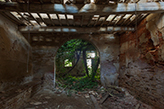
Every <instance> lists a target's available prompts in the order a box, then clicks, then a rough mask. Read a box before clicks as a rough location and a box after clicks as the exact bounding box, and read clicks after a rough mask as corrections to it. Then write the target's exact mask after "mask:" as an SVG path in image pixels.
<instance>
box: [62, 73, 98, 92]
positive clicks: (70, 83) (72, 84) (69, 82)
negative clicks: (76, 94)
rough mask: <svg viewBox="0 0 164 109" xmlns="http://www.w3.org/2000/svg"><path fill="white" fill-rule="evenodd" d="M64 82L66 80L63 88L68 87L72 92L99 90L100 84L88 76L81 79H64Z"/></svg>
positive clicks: (70, 77)
mask: <svg viewBox="0 0 164 109" xmlns="http://www.w3.org/2000/svg"><path fill="white" fill-rule="evenodd" d="M62 80H64V85H63V87H67V88H69V89H71V90H72V89H73V90H76V91H83V90H86V89H92V88H97V86H98V84H99V82H98V81H93V80H92V79H91V78H88V77H87V76H84V77H79V78H76V77H72V76H69V77H67V78H63V79H62Z"/></svg>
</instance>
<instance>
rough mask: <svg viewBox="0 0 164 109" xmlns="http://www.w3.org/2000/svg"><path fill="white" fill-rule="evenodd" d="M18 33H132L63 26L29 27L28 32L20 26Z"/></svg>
mask: <svg viewBox="0 0 164 109" xmlns="http://www.w3.org/2000/svg"><path fill="white" fill-rule="evenodd" d="M19 30H20V32H22V33H28V32H29V31H30V33H57V32H59V33H60V32H61V33H112V32H120V31H134V28H133V27H112V26H108V27H90V28H89V27H86V28H82V27H63V26H54V27H32V26H31V27H30V29H29V31H28V27H27V26H20V27H19Z"/></svg>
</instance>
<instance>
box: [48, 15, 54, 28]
mask: <svg viewBox="0 0 164 109" xmlns="http://www.w3.org/2000/svg"><path fill="white" fill-rule="evenodd" d="M47 16H48V18H49V20H50V21H51V23H52V25H53V26H54V25H55V24H54V22H53V21H52V19H51V17H50V14H49V13H47Z"/></svg>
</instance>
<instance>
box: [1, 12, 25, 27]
mask: <svg viewBox="0 0 164 109" xmlns="http://www.w3.org/2000/svg"><path fill="white" fill-rule="evenodd" d="M1 14H2V15H3V16H4V17H6V18H8V19H10V20H11V21H13V22H14V23H17V24H18V25H21V24H24V23H23V22H22V21H21V20H19V19H17V18H16V17H15V16H14V15H13V14H11V13H10V12H2V13H1Z"/></svg>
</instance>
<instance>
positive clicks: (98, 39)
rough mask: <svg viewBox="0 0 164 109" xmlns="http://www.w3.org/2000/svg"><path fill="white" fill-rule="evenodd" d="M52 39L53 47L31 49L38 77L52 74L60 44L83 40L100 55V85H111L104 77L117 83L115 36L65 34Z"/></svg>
mask: <svg viewBox="0 0 164 109" xmlns="http://www.w3.org/2000/svg"><path fill="white" fill-rule="evenodd" d="M54 38H55V41H54V47H46V46H43V47H37V46H35V47H33V63H34V68H35V69H34V72H36V73H37V72H38V75H43V74H44V73H46V72H47V73H49V72H52V73H53V71H54V70H55V68H56V67H54V62H55V61H54V57H55V55H56V53H57V50H58V48H59V47H60V46H61V45H62V44H64V43H65V42H66V41H68V40H71V39H83V40H86V41H89V42H91V43H92V44H93V45H94V46H95V47H96V48H97V50H98V51H99V53H100V66H101V69H100V73H101V81H102V84H103V85H108V84H110V83H111V81H108V82H105V80H106V79H107V78H104V77H109V78H110V80H113V81H112V83H114V82H115V81H117V74H116V73H117V72H118V69H119V38H118V37H117V36H113V35H111V34H96V35H94V34H92V35H86V34H73V35H66V34H65V35H63V36H58V35H54ZM113 68H114V70H113ZM113 75H114V76H113ZM51 81H53V80H51Z"/></svg>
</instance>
